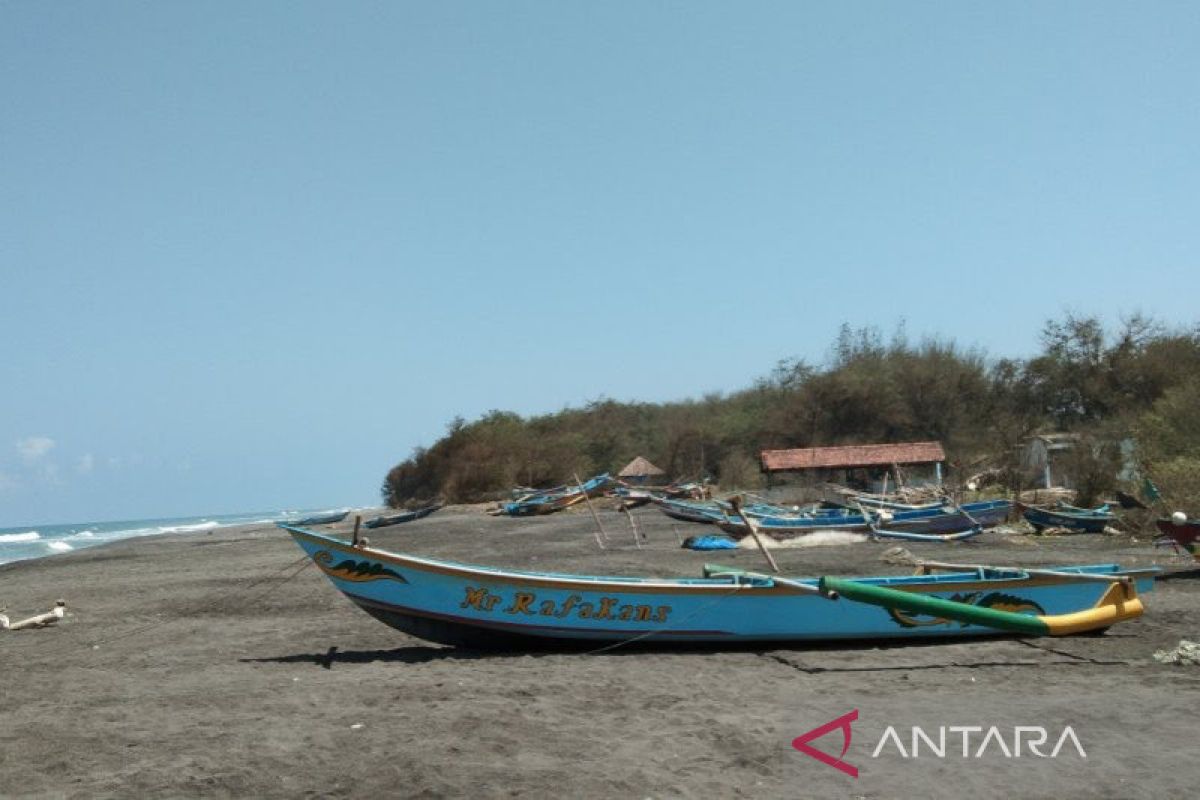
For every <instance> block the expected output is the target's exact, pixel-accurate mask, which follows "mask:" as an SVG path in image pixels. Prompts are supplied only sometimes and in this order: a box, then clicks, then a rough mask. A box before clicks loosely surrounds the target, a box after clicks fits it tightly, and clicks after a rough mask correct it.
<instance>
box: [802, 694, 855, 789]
mask: <svg viewBox="0 0 1200 800" xmlns="http://www.w3.org/2000/svg"><path fill="white" fill-rule="evenodd" d="M856 719H858V709H857V708H856V709H854V710H853V711H851V712H850V713H849V714H843V715H842V716H840V717H838V718H837V719H833V720H830V721H829V722H826V723H825V724H824V725H822V726H820V727H818V728H813V729H812V730H811V731H809V732H808V733H802V734H800V735H799V736H797V737H796V738H795V739H792V747H794V748H796V749H797V750H799V751H800V752H801V753H804V755H806V756H812V757H813V758H815V759H816V760H817V761H820V762H821V763H822V764H828V765H829V766H831V767H833V768H834V769H840V770H841V771H842V772H844V773H846V774H847V775H849V776H850V777H851V778H857V777H858V767H856V766H854V765H853V764H847V763H846V762H845V761H843V760H842V756H845V755H846V751H847V750H849V749H850V737H851V736H852V735H853V731H851V730H850V723H852V722H854V720H856ZM838 728H841V730H842V752H841V755H839V756H838V757H837V758H834V757H833V756H831V755H829V754H828V753H822V752H821V751H820V750H818V749H816V748H815V747H812V746H811V745H809V742H811V741H812V740H813V739H820V738H821V737H822V736H824V735H825V734H827V733H829V732H830V731H833V730H837V729H838Z"/></svg>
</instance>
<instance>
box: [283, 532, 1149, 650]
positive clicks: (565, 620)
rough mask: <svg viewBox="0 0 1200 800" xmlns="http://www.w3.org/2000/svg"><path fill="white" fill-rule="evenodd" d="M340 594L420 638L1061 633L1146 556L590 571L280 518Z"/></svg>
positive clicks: (1116, 595)
mask: <svg viewBox="0 0 1200 800" xmlns="http://www.w3.org/2000/svg"><path fill="white" fill-rule="evenodd" d="M281 527H283V528H284V529H285V530H287V531H288V532H289V533H290V534H291V535H292V537H293V538H294V539H295V540H296V542H297V543H298V544H299V545H300V547H301V548H303V549H304V551H305V552H306V553H308V555H309V556H310V557H311V558H312V560H313V563H315V564H316V565H317V567H319V568H320V569H321V571H322V572H323V573H325V575H326V576H327V577H328V578H329V580H330V581H332V582H333V585H334V586H335V587H336V588H337V589H338V590H339V591H341V592H342V593H343V594H344V595H345V596H346V597H347V598H349V599H350V600H351V601H352V602H353V603H355V604H356V605H357V606H359V607H360V608H361V609H363V610H364V611H366V612H367V613H368V614H371V615H372V616H374V617H376V618H378V619H379V620H381V621H383V622H385V623H387V624H388V625H390V626H392V627H394V628H397V629H399V630H401V631H404V632H406V633H410V634H412V635H414V636H418V637H420V638H422V639H427V640H429V641H433V642H440V643H445V644H454V645H460V646H469V647H512V646H517V647H529V646H538V645H541V646H545V645H546V644H549V643H555V642H560V643H561V642H584V643H592V644H596V643H609V644H626V643H633V642H651V643H655V644H660V645H661V644H664V643H675V642H680V643H683V642H707V643H716V644H735V643H740V642H766V641H840V640H854V639H867V640H875V639H900V638H906V637H920V638H928V637H945V638H950V637H964V636H981V635H988V634H997V633H1004V632H1011V633H1019V634H1023V635H1067V634H1072V633H1082V632H1085V631H1095V630H1101V629H1104V628H1107V627H1108V626H1110V625H1113V624H1115V623H1117V622H1121V621H1124V620H1128V619H1133V618H1135V617H1138V616H1140V615H1141V614H1142V611H1143V608H1142V601H1141V599H1140V597H1139V592H1144V591H1147V590H1148V589H1150V588H1151V587H1152V585H1153V575H1154V574H1155V571H1154V570H1140V571H1138V570H1135V571H1125V570H1122V569H1121V568H1120V567H1118V566H1116V565H1114V564H1099V565H1092V566H1076V567H1062V568H1057V569H1026V568H1019V567H985V566H960V565H949V564H931V563H930V564H926V565H925V566H926V567H927V568H929V569H942V570H948V571H947V572H945V573H944V574H920V575H906V576H885V577H865V578H854V579H845V578H835V577H823V578H804V579H792V578H784V577H779V576H770V575H762V574H757V573H751V572H746V571H743V570H738V569H733V568H724V567H715V566H709V567H706V568H705V575H704V577H700V578H637V577H594V576H589V575H563V574H555V573H547V572H529V571H518V570H508V569H498V568H492V567H483V566H473V565H469V564H459V563H454V562H450V561H443V560H440V559H433V558H424V557H420V556H412V555H402V554H398V553H390V552H387V551H385V550H380V549H378V548H374V547H368V546H356V545H355V544H352V543H350V542H346V541H344V540H341V539H336V538H333V537H330V536H326V535H323V534H320V533H316V532H314V531H311V530H307V529H304V528H296V527H292V526H286V525H281Z"/></svg>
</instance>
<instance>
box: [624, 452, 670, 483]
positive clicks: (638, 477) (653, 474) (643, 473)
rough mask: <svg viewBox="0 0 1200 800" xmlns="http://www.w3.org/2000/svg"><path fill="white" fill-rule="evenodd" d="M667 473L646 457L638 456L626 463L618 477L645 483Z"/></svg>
mask: <svg viewBox="0 0 1200 800" xmlns="http://www.w3.org/2000/svg"><path fill="white" fill-rule="evenodd" d="M666 474H667V473H665V472H663V471H662V470H661V469H659V468H658V467H656V466H654V465H653V464H651V463H650V462H649V461H647V460H646V459H644V458H642V457H641V456H638V457H637V458H635V459H634V460H633V461H630V462H629V463H628V464H626V465H625V468H624V469H622V470H621V471H620V472H618V473H617V477H618V478H621V479H623V480H628V481H633V482H635V483H645V482H646V481H647V480H648V479H650V478H657V477H659V476H661V475H666Z"/></svg>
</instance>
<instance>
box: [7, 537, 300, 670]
mask: <svg viewBox="0 0 1200 800" xmlns="http://www.w3.org/2000/svg"><path fill="white" fill-rule="evenodd" d="M311 565H312V561H311V559H309V557H308V556H307V555H303V556H301V557H300V558H298V559H296V560H295V561H292V562H290V563H288V564H285V565H284V566H282V567H280V568H278V569H275V570H274V571H272V572H269V573H267V575H265V576H262V577H259V578H256V579H255V580H253V581H251V582H250V583H248V584H247V585H245V586H242V587H238V588H236V589H233V590H231V591H226V592H223V593H222V594H221V596H220V597H219V598H216V599H212V600H209V601H207V602H203V603H201V604H199V605H197V606H196V607H194V608H192V609H191V610H190V611H189V612H188V613H187V614H184V615H181V616H178V617H171V618H168V619H159V620H155V621H154V622H149V623H146V624H145V625H141V626H139V627H137V628H133V629H132V630H128V631H123V632H121V633H117V634H114V635H112V636H109V637H107V638H104V639H96V640H93V641H90V642H84V643H82V644H79V643H74V642H57V643H56V644H58V645H59V646H58V647H50V648H40V647H38V646H37V645H35V644H29V645H25V646H24V647H21V646H16V647H14V644H13V640H12V638H11V637H5V639H8V640H9V641H8V642H7V643H5V644H4V646H6V647H8V648H9V649H16V650H33V649H35V648H36V649H37V650H38V652H39V653H41V654H56V653H60V652H66V651H67V650H70V649H75V648H77V647H80V646H83V647H91V649H93V650H95V649H97V648H99V647H100V645H102V644H109V643H111V642H116V641H120V640H121V639H127V638H129V637H131V636H136V635H138V634H141V633H145V632H146V631H149V630H153V629H155V628H158V627H161V626H163V625H167V624H169V623H171V622H178V621H180V620H182V619H187V618H188V617H192V616H197V615H199V614H202V613H204V612H207V611H214V610H218V609H220V608H221V607H222V606H227V605H229V604H230V601H237V602H238V603H242V602H245V603H247V604H249V603H253V602H255V601H257V600H260V599H262V598H263V597H266V596H267V595H269V594H271V593H272V592H274V591H276V590H278V589H279V588H281V587H282V586H284V585H285V584H287V583H288V582H289V581H291V580H292V579H293V578H295V577H296V576H297V575H299V574H300V573H301V572H303V571H304V570H305V569H307V568H308V567H309V566H311ZM289 570H291V571H290V572H288V571H289ZM284 572H288V574H286V575H284V576H283V577H282V578H280V577H279V576H280V573H284ZM270 581H274V583H272V584H271V585H270V586H268V587H267V588H266V590H265V591H262V592H259V593H257V594H255V595H253V596H252V597H250V598H248V599H243V596H244V595H245V593H246V592H248V591H250V590H251V589H254V588H255V587H257V586H260V585H262V584H264V583H268V582H270Z"/></svg>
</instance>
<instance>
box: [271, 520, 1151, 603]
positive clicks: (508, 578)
mask: <svg viewBox="0 0 1200 800" xmlns="http://www.w3.org/2000/svg"><path fill="white" fill-rule="evenodd" d="M278 527H280V528H282V529H284V530H286V531H288V533H290V534H291V535H292V536H293V537H300V538H303V539H307V540H309V541H310V543H317V544H319V545H320V546H322V547H328V548H331V549H334V550H337V551H339V552H341V553H343V554H348V555H358V556H367V557H370V558H373V559H376V560H378V561H384V562H387V563H390V564H395V565H398V566H403V567H410V568H414V569H417V570H418V571H422V570H423V571H426V572H433V573H437V574H442V575H452V576H457V577H463V578H470V579H474V580H479V581H482V582H490V583H502V584H515V585H518V586H527V585H537V586H541V587H544V588H554V589H571V590H582V591H610V592H614V593H616V592H626V593H631V594H712V593H719V592H728V591H729V590H730V589H739V590H740V592H746V593H747V594H752V595H754V596H764V595H765V596H776V595H794V596H811V592H809V591H805V590H803V589H799V588H795V587H792V586H787V585H786V584H782V583H772V584H767V583H766V582H765V581H763V580H762V579H761V578H759V579H755V580H754V581H740V580H739V579H738V577H737V576H736V575H730V576H729V577H728V579H722V578H718V577H712V578H641V577H636V576H619V575H611V576H589V575H574V574H564V575H555V574H551V573H545V572H533V571H524V570H514V569H507V568H500V567H485V566H480V565H476V564H462V563H459V562H454V561H447V560H444V559H436V558H428V557H425V556H414V555H407V554H401V553H392V552H389V551H387V550H380V549H378V548H375V547H369V546H366V547H363V546H359V547H355V546H354V545H353V544H352V543H350V542H347V541H345V540H342V539H336V538H334V537H332V536H328V535H325V534H322V533H318V532H316V531H311V530H307V529H305V528H297V527H295V526H291V525H286V524H283V523H278ZM1000 569H1002V570H1003V572H1001V573H1000V574H998V575H993V576H991V577H989V576H987V575H984V574H983V570H976V571H975V572H952V573H941V574H936V575H869V576H851V577H850V578H849V579H850V580H857V581H863V582H870V583H871V584H872V585H880V586H885V587H888V588H895V589H899V590H901V591H938V592H943V591H945V592H950V591H965V590H971V589H994V588H996V587H998V586H1022V587H1036V586H1052V585H1062V584H1065V583H1068V582H1069V581H1068V580H1066V579H1064V578H1061V577H1050V576H1042V575H1031V574H1029V573H1027V572H1025V571H1024V568H1023V567H1011V568H1010V567H1001V568H1000ZM1010 569H1011V573H1009V572H1008V570H1010ZM1057 569H1060V570H1062V571H1064V572H1069V571H1072V570H1074V571H1077V572H1081V573H1082V572H1085V571H1086V572H1089V573H1091V574H1099V575H1105V574H1111V575H1112V576H1113V577H1114V579H1115V578H1116V577H1118V576H1122V575H1127V576H1131V577H1133V578H1134V580H1135V581H1136V580H1138V579H1139V578H1143V577H1144V578H1150V579H1153V578H1154V576H1155V575H1157V574H1158V573H1159V572H1160V571H1161V570H1157V569H1132V570H1126V569H1122V568H1121V566H1120V565H1119V564H1114V563H1106V564H1087V565H1068V566H1065V567H1058V568H1057ZM766 577H767V578H769V577H770V576H766ZM781 577H782V576H781ZM789 580H794V581H796V582H799V583H805V584H811V585H812V586H813V587H816V586H817V585H818V582H819V578H792V579H789Z"/></svg>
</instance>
